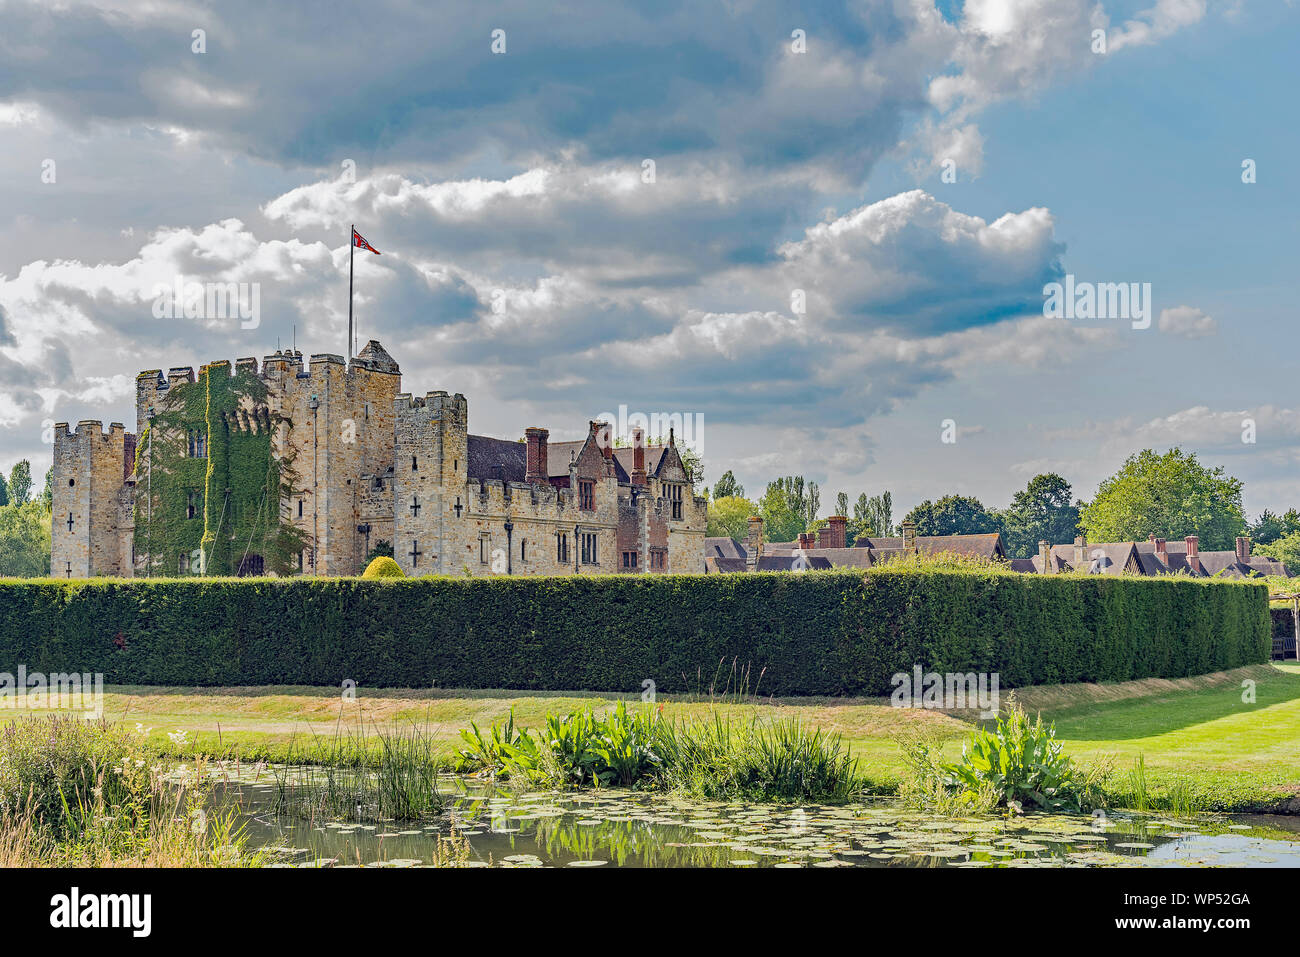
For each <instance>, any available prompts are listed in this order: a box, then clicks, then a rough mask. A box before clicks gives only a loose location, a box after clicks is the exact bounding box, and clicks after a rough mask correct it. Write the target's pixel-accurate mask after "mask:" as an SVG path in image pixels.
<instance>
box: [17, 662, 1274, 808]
mask: <svg viewBox="0 0 1300 957" xmlns="http://www.w3.org/2000/svg"><path fill="white" fill-rule="evenodd" d="M1247 681H1248V682H1252V683H1253V685H1251V686H1248V687H1251V688H1253V692H1254V700H1253V701H1248V700H1243V693H1244V691H1245V690H1247V689H1246V687H1243V682H1247ZM105 690H106V692H107V694H106V695H105V699H106V700H105V716H106V717H107V718H109V719H110V720H117V721H126V722H129V723H134V722H137V721H138V722H141V723H142V724H144V725H145V726H146V728H147V729H151V730H149V732H148V735H147V740H148V741H149V742H150V744H151V745H152V746H153V747H154V748H156V749H157V750H158V751H160V752H163V753H170V754H174V755H178V756H192V755H195V754H207V755H211V756H226V757H240V758H242V759H244V760H270V761H285V760H288V759H290V758H291V757H293V758H298V759H301V758H303V757H310V750H311V749H310V748H307V749H304V747H303V744H304V741H305V740H307V739H311V738H313V736H314V737H315V738H317V739H319V740H320V741H321V742H322V748H324V747H326V745H325V742H328V741H329V740H330V739H332V738H333V736H334V734H335V728H336V727H337V726H340V725H341V726H342V727H344V728H348V729H351V731H352V732H353V733H355V734H356V735H357V737H358V738H359V740H360V741H361V742H362V743H361V744H360V745H359V747H360V748H361V749H362V750H363V752H364V753H365V754H366V755H368V756H369V757H368V760H371V761H373V762H374V763H375V764H378V758H379V756H380V753H381V748H382V744H381V742H380V740H379V738H378V736H377V732H378V731H379V730H380V729H384V728H387V729H395V728H400V727H403V726H410V725H418V726H420V727H421V728H423V729H425V730H426V731H427V734H428V737H429V739H430V743H431V747H432V748H433V749H434V750H435V751H436V752H437V753H440V754H443V755H446V757H447V758H448V760H450V759H451V757H452V756H453V754H454V752H455V750H456V748H457V746H458V744H459V741H460V738H459V732H460V730H461V729H462V728H467V727H469V725H470V723H471V722H475V723H477V724H478V725H479V726H480V727H484V726H487V725H490V724H492V723H493V722H495V721H503V720H505V719H506V718H507V717H508V716H509V715H510V714H511V712H512V711H513V713H514V717H515V721H516V723H518V724H523V725H526V726H529V727H539V726H541V725H543V724H545V719H546V715H547V714H567V713H569V712H571V711H574V710H577V709H585V708H590V709H594V710H595V711H597V712H598V713H600V712H607V711H609V710H612V709H613V708H614V706H615V704H616V702H617V701H618V700H620V698H619V697H618V696H613V695H607V694H604V695H602V694H592V693H584V692H570V693H565V694H555V693H532V692H525V691H479V690H474V691H457V690H449V689H433V690H416V691H401V690H394V689H376V690H373V691H372V690H370V689H365V688H361V689H358V690H357V697H356V699H355V700H349V701H344V700H341V698H340V694H339V691H338V689H324V688H306V687H275V688H227V689H211V688H154V687H149V688H145V687H120V686H119V687H110V688H107V689H105ZM1003 693H1004V694H1005V689H1004V692H1003ZM1019 697H1020V702H1021V704H1022V705H1023V706H1024V707H1025V709H1026V711H1027V712H1028V713H1029V714H1031V715H1033V714H1037V713H1041V714H1042V716H1043V718H1044V719H1045V720H1048V721H1052V722H1055V725H1056V730H1057V737H1058V739H1059V740H1061V741H1062V742H1063V744H1064V747H1065V750H1066V753H1068V754H1069V755H1071V756H1072V757H1074V758H1075V759H1077V760H1080V761H1083V762H1102V761H1106V760H1109V761H1110V762H1111V764H1112V765H1113V768H1114V769H1115V770H1114V774H1113V775H1112V778H1111V779H1110V780H1109V781H1108V782H1107V784H1106V786H1105V787H1106V791H1107V794H1108V796H1109V797H1110V798H1111V800H1112V803H1116V804H1122V803H1123V801H1124V800H1125V799H1126V798H1127V796H1128V795H1129V794H1130V793H1131V786H1130V782H1129V781H1127V780H1126V778H1127V777H1128V772H1129V770H1130V769H1132V768H1133V767H1134V765H1135V762H1136V761H1137V760H1138V758H1139V757H1141V758H1142V760H1143V765H1144V767H1143V773H1144V779H1145V784H1146V788H1147V793H1148V794H1149V795H1151V796H1152V797H1153V798H1154V799H1156V800H1159V798H1160V796H1161V795H1166V794H1169V793H1177V794H1179V795H1182V796H1187V795H1190V799H1191V800H1193V801H1194V802H1195V803H1196V805H1197V806H1199V807H1201V808H1202V809H1206V810H1260V809H1266V808H1275V807H1276V806H1277V805H1279V804H1280V803H1282V802H1283V801H1286V800H1289V799H1300V665H1297V664H1295V663H1289V664H1282V665H1280V666H1278V665H1272V666H1269V665H1255V666H1251V667H1247V668H1239V669H1236V670H1234V671H1230V672H1224V673H1221V674H1216V675H1205V676H1201V677H1197V678H1186V679H1179V680H1173V681H1166V680H1158V679H1149V680H1146V681H1136V682H1124V683H1120V684H1108V685H1064V686H1057V687H1035V688H1026V689H1021V690H1020V691H1019ZM622 700H625V701H628V702H637V701H639V695H638V694H629V695H626V696H623V697H622ZM658 704H662V705H664V712H663V713H664V716H665V717H667V718H670V719H673V720H683V721H713V720H715V718H716V717H721V718H722V719H724V720H726V719H732V720H736V721H746V722H749V721H753V720H755V719H757V720H758V721H759V722H760V723H761V722H771V721H775V720H776V719H789V718H798V719H799V720H800V721H801V722H802V723H803V724H804V725H805V726H806V727H809V728H819V729H821V730H822V731H823V732H824V733H826V734H828V735H829V734H838V735H840V737H841V738H842V739H843V741H844V743H845V744H846V745H847V746H848V748H849V749H850V752H851V753H852V755H853V757H855V758H858V759H859V769H860V772H861V774H862V775H863V777H864V779H865V786H866V787H868V788H869V789H871V790H876V791H880V792H885V793H888V792H891V791H893V790H894V789H896V788H897V786H898V784H899V781H900V779H901V777H902V775H903V773H904V771H905V764H904V761H903V757H902V753H901V750H900V747H899V740H900V738H901V737H904V736H906V735H908V734H909V733H912V734H914V733H916V732H924V733H926V734H930V735H933V736H934V737H935V738H937V739H938V740H939V741H940V743H941V747H942V749H943V753H944V754H946V755H948V756H950V757H955V756H956V755H957V754H958V753H960V749H961V741H962V740H963V738H964V737H965V736H966V735H967V734H968V733H969V732H970V730H971V729H972V728H973V727H974V725H975V724H976V723H977V722H978V715H976V714H974V713H970V712H967V713H945V712H938V711H916V710H906V709H897V708H892V707H890V706H889V704H888V702H887V701H883V700H879V699H835V698H796V699H768V698H764V699H752V698H747V699H745V700H739V699H738V698H737V697H735V696H733V697H730V698H727V699H725V700H717V699H715V700H710V699H708V698H696V699H689V698H681V697H676V696H666V695H660V696H659V699H658ZM12 714H13V712H9V713H8V714H7V715H6V714H3V713H0V722H3V721H4V720H6V719H7V718H8V717H9V716H11V715H12ZM179 730H185V731H187V732H188V735H187V739H186V741H185V742H184V743H183V744H177V743H175V742H173V741H172V740H171V739H169V738H168V733H169V732H176V731H179ZM323 754H324V752H322V756H323ZM1296 805H1297V807H1300V800H1296Z"/></svg>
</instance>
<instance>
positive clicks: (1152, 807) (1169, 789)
mask: <svg viewBox="0 0 1300 957" xmlns="http://www.w3.org/2000/svg"><path fill="white" fill-rule="evenodd" d="M1123 780H1124V781H1125V783H1126V784H1127V787H1125V788H1123V789H1122V790H1121V795H1120V799H1121V801H1122V802H1123V804H1124V806H1125V807H1127V808H1128V809H1130V810H1133V811H1143V812H1145V811H1168V812H1170V813H1173V814H1181V815H1188V814H1195V813H1197V812H1198V811H1200V810H1202V806H1201V801H1200V799H1199V797H1198V796H1197V794H1196V790H1195V788H1193V787H1192V785H1191V783H1190V782H1188V781H1186V780H1184V779H1182V778H1177V779H1175V780H1173V781H1172V782H1170V783H1169V784H1167V785H1165V787H1164V788H1163V790H1160V791H1157V790H1154V789H1153V788H1152V787H1151V785H1150V783H1149V782H1148V781H1147V762H1146V755H1143V754H1139V755H1138V756H1137V760H1135V761H1134V762H1133V767H1132V769H1131V770H1130V771H1129V772H1128V773H1127V775H1126V776H1125V778H1124V779H1123Z"/></svg>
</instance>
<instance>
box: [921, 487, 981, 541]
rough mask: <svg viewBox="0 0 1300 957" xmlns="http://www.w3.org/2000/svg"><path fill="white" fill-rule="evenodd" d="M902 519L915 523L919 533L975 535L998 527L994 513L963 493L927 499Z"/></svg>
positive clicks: (977, 500)
mask: <svg viewBox="0 0 1300 957" xmlns="http://www.w3.org/2000/svg"><path fill="white" fill-rule="evenodd" d="M904 521H911V522H914V523H915V524H916V534H918V535H978V534H981V533H985V532H996V531H997V530H998V520H997V517H996V516H995V515H993V514H991V513H990V512H989V511H988V510H987V509H985V508H984V506H983V505H982V504H980V500H979V499H977V498H971V497H969V496H966V495H945V496H944V497H943V498H941V499H939V501H937V502H931V501H930V500H929V499H926V500H925V501H924V502H922V503H921V504H920V505H918V506H916V508H914V509H912V510H911V511H910V512H908V513H907V518H906V519H904Z"/></svg>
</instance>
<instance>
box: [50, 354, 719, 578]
mask: <svg viewBox="0 0 1300 957" xmlns="http://www.w3.org/2000/svg"><path fill="white" fill-rule="evenodd" d="M400 389H401V371H400V370H399V368H398V365H397V363H396V362H395V361H394V360H393V358H392V356H390V355H389V354H388V353H387V352H386V351H385V350H384V348H383V346H381V345H380V344H379V343H378V342H376V341H374V340H371V341H370V342H369V343H368V344H367V345H366V347H365V348H364V349H362V350H361V352H360V354H359V355H357V356H356V357H354V358H353V359H352V360H351V361H350V362H345V360H344V359H343V357H342V356H338V355H332V354H318V355H313V356H311V357H310V361H309V363H307V366H306V368H304V362H303V357H302V353H301V352H297V351H277V352H276V353H275V354H274V355H271V356H267V357H266V358H265V359H264V360H263V363H262V367H261V369H260V370H259V369H258V364H257V360H256V359H251V358H250V359H238V360H236V362H235V364H234V367H233V369H232V368H231V365H230V363H229V362H228V361H220V362H213V363H209V364H208V365H205V366H202V367H201V368H200V370H199V375H198V376H197V377H196V376H195V374H194V371H193V369H192V368H173V369H170V370H169V371H168V373H167V374H166V375H165V376H164V375H163V373H162V372H161V370H157V369H151V370H148V371H146V372H142V373H140V375H139V376H137V377H136V430H135V432H133V433H132V432H127V431H126V429H125V427H124V426H123V424H122V423H120V422H113V423H111V424H110V426H109V430H108V432H107V433H105V432H104V431H103V428H102V424H101V423H100V422H98V421H92V420H86V421H81V422H79V423H77V428H76V430H75V431H72V430H70V429H69V427H68V424H67V423H66V422H63V423H58V424H56V425H55V435H54V466H53V468H54V477H53V544H52V555H51V558H52V561H51V566H50V568H51V574H53V575H55V576H58V577H68V578H79V577H88V576H94V575H111V576H122V577H132V576H146V575H148V576H177V575H192V574H208V575H259V574H277V575H292V574H308V575H313V574H314V575H355V574H359V573H360V572H361V571H362V570H364V568H365V566H366V564H367V561H368V557H369V556H370V555H372V554H374V553H376V552H384V551H387V550H388V548H389V547H391V551H392V554H393V557H394V558H395V559H396V561H397V562H398V564H399V565H400V566H401V567H402V570H403V571H405V572H406V574H408V575H424V574H450V575H463V574H468V575H494V574H496V575H499V574H513V575H521V574H523V575H556V574H592V573H611V572H619V573H624V572H626V573H641V572H649V573H669V572H673V573H688V572H703V571H704V534H705V527H706V501H705V499H703V498H700V497H696V496H695V495H694V492H693V488H692V484H691V479H690V476H689V474H688V472H687V469H686V466H685V464H684V463H683V461H682V456H681V454H680V453H679V451H678V449H677V446H676V441H675V437H674V435H673V431H672V430H671V429H670V431H669V435H668V440H667V443H666V444H662V445H648V444H647V442H646V437H645V436H644V434H643V433H642V432H641V431H640V430H633V433H632V443H631V446H630V447H626V448H616V447H615V445H614V436H613V435H612V428H611V426H610V424H609V423H607V422H599V421H597V422H590V423H589V424H588V428H587V432H586V436H585V437H584V438H583V439H580V440H577V441H571V442H550V441H549V433H548V431H547V430H546V429H543V428H529V429H527V430H526V432H525V439H524V441H522V442H519V441H510V440H504V439H495V438H489V437H487V436H481V435H471V434H470V433H469V430H468V420H469V413H468V408H467V404H466V401H465V397H464V396H463V395H460V394H455V395H448V394H447V393H446V392H430V393H428V394H427V395H426V396H424V397H423V398H419V397H413V396H411V395H410V394H406V393H402V392H401V391H400Z"/></svg>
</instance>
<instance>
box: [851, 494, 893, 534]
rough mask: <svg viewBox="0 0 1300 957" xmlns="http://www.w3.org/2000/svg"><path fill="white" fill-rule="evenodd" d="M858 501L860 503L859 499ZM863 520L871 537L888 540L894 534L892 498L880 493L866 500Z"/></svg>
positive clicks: (889, 495)
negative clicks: (875, 536)
mask: <svg viewBox="0 0 1300 957" xmlns="http://www.w3.org/2000/svg"><path fill="white" fill-rule="evenodd" d="M858 501H859V502H861V499H859V500H858ZM863 520H864V521H865V522H866V524H867V527H868V528H869V529H870V534H872V535H877V536H880V537H882V538H888V537H889V536H890V535H892V534H894V496H893V495H891V494H890V493H889V492H881V493H880V494H879V495H873V496H871V498H869V499H867V501H866V507H865V509H864V511H863Z"/></svg>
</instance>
